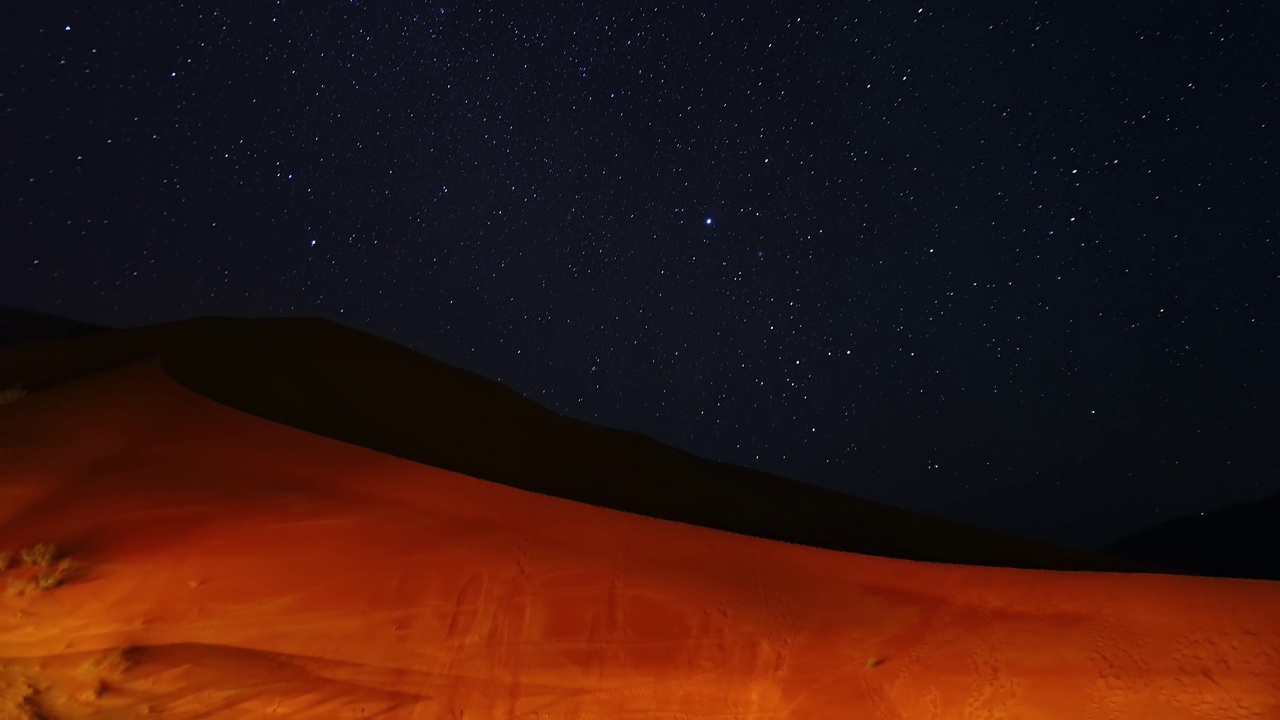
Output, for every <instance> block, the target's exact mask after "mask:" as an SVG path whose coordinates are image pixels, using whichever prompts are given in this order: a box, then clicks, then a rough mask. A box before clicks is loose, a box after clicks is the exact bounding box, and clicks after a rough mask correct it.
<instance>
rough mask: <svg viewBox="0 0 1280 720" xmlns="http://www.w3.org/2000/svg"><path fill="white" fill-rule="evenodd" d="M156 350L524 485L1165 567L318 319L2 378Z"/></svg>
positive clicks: (466, 469) (259, 408)
mask: <svg viewBox="0 0 1280 720" xmlns="http://www.w3.org/2000/svg"><path fill="white" fill-rule="evenodd" d="M149 358H158V359H159V360H160V362H161V366H162V367H163V368H164V370H165V372H166V373H168V374H169V375H170V376H171V377H173V378H174V379H175V380H176V381H178V382H179V383H181V384H183V385H184V386H186V387H187V388H189V389H191V390H193V391H194V392H197V393H199V394H201V395H204V396H206V397H208V398H210V399H212V400H215V401H217V402H220V403H222V404H224V405H227V406H230V407H232V408H236V409H239V410H241V411H244V412H247V413H250V414H253V415H256V416H259V417H262V418H264V419H267V420H271V421H273V422H277V423H282V424H285V425H289V426H292V427H295V428H298V429H301V430H305V431H308V432H312V433H316V434H318V435H322V436H326V437H329V438H333V439H336V440H340V441H343V442H346V443H351V444H354V445H359V446H363V447H366V448H369V449H373V450H377V451H380V452H384V453H387V454H390V455H394V456H398V457H401V458H405V459H408V460H412V461H416V462H421V463H426V464H430V465H434V466H437V467H441V468H445V469H448V470H453V471H456V472H460V473H464V474H466V475H470V476H473V477H477V478H481V479H484V480H489V481H493V482H498V483H502V484H505V485H509V486H512V487H516V488H521V489H524V490H530V491H533V492H538V493H543V494H546V495H552V496H556V497H560V498H565V499H569V500H575V501H579V502H584V503H589V504H592V505H597V506H602V507H607V508H612V509H616V510H623V511H627V512H631V513H636V514H640V515H646V516H650V517H655V518H662V519H666V520H674V521H678V522H684V523H689V524H694V525H701V526H705V527H711V528H717V529H720V530H726V531H729V532H734V533H741V534H746V535H752V536H756V537H761V538H767V539H773V540H782V541H786V542H791V543H798V544H802V545H810V546H815V547H823V548H830V549H833V550H843V551H851V552H859V553H864V554H869V555H879V556H884V557H896V558H906V559H913V560H923V561H932V562H945V563H958V564H975V565H991V566H1006V567H1017V568H1040V569H1057V570H1096V571H1148V572H1162V571H1163V570H1162V569H1159V568H1158V567H1157V566H1154V565H1150V564H1146V563H1139V562H1134V561H1130V560H1127V559H1122V558H1116V557H1112V556H1109V555H1104V554H1101V553H1093V552H1087V551H1077V550H1072V549H1066V548H1060V547H1057V546H1054V545H1050V544H1047V543H1042V542H1037V541H1031V540H1026V539H1023V538H1019V537H1015V536H1010V535H1006V534H1003V533H998V532H994V531H989V530H985V529H981V528H976V527H972V526H968V525H964V524H961V523H957V522H952V521H949V520H943V519H939V518H935V517H929V516H926V515H922V514H918V513H913V512H909V511H906V510H902V509H899V508H895V507H891V506H887V505H882V504H879V503H875V502H871V501H867V500H863V499H860V498H856V497H852V496H849V495H845V494H842V493H839V492H836V491H833V490H829V489H826V488H821V487H817V486H812V485H806V484H804V483H800V482H797V481H794V480H790V479H787V478H783V477H779V476H776V475H771V474H768V473H763V472H758V471H755V470H749V469H746V468H741V467H737V466H732V465H728V464H724V463H719V462H713V461H709V460H705V459H702V458H699V457H696V456H694V455H691V454H689V453H686V452H683V451H681V450H677V449H675V448H672V447H669V446H666V445H663V444H661V443H659V442H657V441H655V440H653V439H651V438H648V437H646V436H643V435H640V434H637V433H633V432H626V431H621V430H616V429H611V428H605V427H600V426H595V425H591V424H588V423H585V422H580V421H577V420H573V419H570V418H567V417H565V416H562V415H559V414H557V413H555V412H552V411H550V410H547V409H546V408H543V407H542V406H540V405H538V404H536V403H534V402H532V401H530V400H528V399H526V398H524V397H523V396H521V395H519V394H518V393H516V392H515V391H513V390H511V389H509V388H507V387H505V386H503V385H501V384H499V383H497V382H494V381H492V380H489V379H487V378H484V377H481V376H479V375H477V374H474V373H471V372H468V371H465V370H462V369H459V368H456V367H452V366H450V365H447V364H445V363H443V362H440V361H437V360H434V359H432V358H430V357H428V356H426V355H423V354H421V353H418V352H415V351H413V350H410V349H408V348H405V347H402V346H400V345H397V344H395V343H393V342H390V341H388V340H385V339H382V338H379V337H376V336H374V335H370V334H367V333H364V332H361V331H357V330H353V329H350V328H347V327H345V326H342V325H339V324H337V323H334V322H330V321H327V320H319V319H300V318H290V319H267V320H248V319H233V318H199V319H194V320H189V321H184V322H178V323H171V324H166V325H158V326H154V327H149V328H139V329H130V330H119V331H116V332H112V333H103V334H98V335H90V336H83V337H76V338H59V339H54V340H49V341H45V342H41V343H29V344H26V345H23V346H20V347H14V348H9V349H6V350H3V351H0V385H3V384H4V383H6V382H9V383H12V382H21V383H23V384H24V385H25V386H26V387H27V388H29V389H31V390H32V391H33V392H38V391H39V389H40V388H41V387H43V386H47V385H50V384H54V383H58V382H62V381H64V380H67V379H70V378H73V377H78V376H83V375H87V374H91V373H94V372H97V371H99V370H101V369H105V368H108V367H111V366H115V365H119V364H122V363H129V362H133V361H139V360H144V359H149Z"/></svg>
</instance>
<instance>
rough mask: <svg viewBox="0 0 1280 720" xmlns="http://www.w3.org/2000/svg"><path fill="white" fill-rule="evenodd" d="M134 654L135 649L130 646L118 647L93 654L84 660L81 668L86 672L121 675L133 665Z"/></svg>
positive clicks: (135, 652)
mask: <svg viewBox="0 0 1280 720" xmlns="http://www.w3.org/2000/svg"><path fill="white" fill-rule="evenodd" d="M136 655H137V650H135V649H134V648H132V647H129V646H125V647H118V648H115V649H112V650H108V651H106V652H104V653H102V654H101V655H98V656H95V657H94V658H92V659H91V660H89V661H88V662H86V663H85V664H84V667H83V668H81V669H82V670H83V671H84V672H86V673H92V674H101V675H112V676H119V675H123V674H124V673H125V672H126V671H127V670H128V669H129V668H131V667H133V664H134V662H135V659H136V657H135V656H136Z"/></svg>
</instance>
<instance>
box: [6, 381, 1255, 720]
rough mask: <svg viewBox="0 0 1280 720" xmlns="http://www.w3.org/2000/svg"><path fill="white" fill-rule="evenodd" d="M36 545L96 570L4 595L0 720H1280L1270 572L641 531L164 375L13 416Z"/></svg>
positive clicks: (49, 397) (76, 391)
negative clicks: (1076, 563) (949, 559)
mask: <svg viewBox="0 0 1280 720" xmlns="http://www.w3.org/2000/svg"><path fill="white" fill-rule="evenodd" d="M42 540H46V541H52V542H57V543H59V544H60V545H61V546H63V547H65V549H66V551H67V553H68V554H70V555H71V557H72V558H73V559H74V561H75V562H76V563H77V567H78V568H79V574H78V576H76V577H73V578H72V580H71V581H70V582H69V583H68V584H66V585H65V586H63V587H59V588H56V589H54V590H51V591H49V592H44V593H38V592H32V593H27V594H23V595H20V596H11V595H7V594H6V595H4V596H3V597H0V717H4V716H5V715H4V713H5V712H6V711H10V712H12V711H14V710H15V709H17V708H20V707H23V708H26V710H27V711H30V712H31V715H30V717H37V716H38V715H37V713H44V715H39V716H43V717H51V718H61V717H89V716H92V717H113V718H116V717H119V718H127V717H135V716H141V715H143V714H146V713H150V715H151V716H153V717H165V718H196V717H200V718H211V717H212V718H237V717H315V718H358V717H365V718H467V719H468V720H483V719H486V718H498V717H502V718H530V719H533V718H538V719H540V720H541V719H545V718H633V719H639V718H678V719H682V718H712V717H714V718H719V719H723V720H728V719H730V718H742V719H746V718H753V719H760V718H804V719H819V718H832V719H837V718H838V719H840V720H862V719H865V718H886V719H887V718H895V719H903V720H912V719H915V718H920V719H930V720H932V719H935V718H936V719H942V718H988V719H995V718H1009V719H1017V720H1037V719H1043V718H1054V719H1059V718H1070V719H1073V720H1074V719H1081V720H1084V719H1090V718H1154V719H1158V720H1178V719H1180V718H1187V719H1190V718H1197V719H1204V718H1211V719H1214V720H1228V719H1231V718H1251V719H1255V720H1272V719H1275V718H1280V583H1267V582H1257V581H1241V580H1211V579H1201V578H1188V577H1173V576H1157V575H1118V574H1100V573H1068V572H1047V571H1027V570H1005V569H993V568H980V567H964V566H952V565H938V564H930V563H920V562H911V561H904V560H893V559H882V558H876V557H869V556H861V555H853V554H846V553H837V552H832V551H827V550H820V549H813V548H807V547H800V546H794V545H788V544H784V543H779V542H773V541H766V540H759V539H755V538H749V537H744V536H737V535H732V534H728V533H724V532H719V531H715V530H708V529H703V528H699V527H692V526H687V525H681V524H677V523H672V522H666V521H661V520H653V519H649V518H645V517H639V516H635V515H629V514H626V513H621V512H616V511H612V510H605V509H600V508H595V507H591V506H587V505H582V504H578V503H574V502H570V501H566V500H560V499H556V498H551V497H547V496H542V495H536V494H532V493H528V492H524V491H520V490H516V489H512V488H509V487H506V486H502V485H496V484H492V483H488V482H483V481H480V480H476V479H472V478H468V477H465V476H461V475H457V474H454V473H450V472H445V471H442V470H438V469H434V468H431V467H426V466H422V465H417V464H414V463H411V462H407V461H403V460H399V459H395V458H392V457H388V456H385V455H381V454H378V453H375V452H372V451H369V450H365V449H362V448H358V447H353V446H349V445H344V444H342V443H339V442H336V441H332V440H328V439H325V438H321V437H317V436H314V435H309V434H307V433H304V432H301V431H298V430H294V429H292V428H288V427H284V426H280V425H276V424H272V423H270V422H267V421H265V420H261V419H258V418H255V417H252V416H249V415H245V414H243V413H240V412H237V411H234V410H231V409H228V408H226V407H223V406H221V405H218V404H216V403H214V402H212V401H210V400H207V399H205V398H203V397H201V396H199V395H196V394H195V393H193V392H190V391H188V390H186V389H185V388H183V387H182V386H180V385H178V384H176V383H175V382H173V381H172V380H170V379H169V378H167V377H166V376H165V375H164V374H163V372H161V370H160V369H159V365H158V364H155V363H142V364H137V365H133V366H129V367H125V368H121V369H117V370H114V371H111V372H105V373H99V374H98V375H95V376H92V377H90V378H86V379H82V380H79V381H75V382H70V383H66V384H63V385H61V386H59V387H56V388H53V389H49V390H47V391H44V392H39V393H35V394H32V395H31V396H29V397H27V398H25V399H23V400H21V401H20V402H18V403H13V404H10V405H6V406H3V407H0V549H9V550H13V549H16V548H17V547H19V546H21V545H26V544H30V543H33V542H37V541H42ZM24 572H28V571H26V570H25V569H23V568H20V567H19V568H16V569H15V568H10V569H9V570H8V571H7V572H5V573H4V574H5V576H8V577H11V578H18V577H21V573H24ZM121 648H129V649H128V650H127V651H125V652H124V653H123V656H122V657H112V655H111V653H110V651H112V650H117V649H121ZM14 716H15V717H21V715H14Z"/></svg>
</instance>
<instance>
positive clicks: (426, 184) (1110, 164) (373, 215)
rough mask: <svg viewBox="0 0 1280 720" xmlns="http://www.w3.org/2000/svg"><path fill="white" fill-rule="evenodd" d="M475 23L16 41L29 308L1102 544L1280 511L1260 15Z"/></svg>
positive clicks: (190, 18)
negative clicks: (316, 322)
mask: <svg viewBox="0 0 1280 720" xmlns="http://www.w3.org/2000/svg"><path fill="white" fill-rule="evenodd" d="M481 5H482V6H481V7H476V6H475V5H465V4H453V3H423V2H403V1H394V0H393V1H390V2H384V3H372V2H363V1H330V2H315V3H304V2H286V1H284V0H281V1H280V2H253V3H250V2H241V1H238V0H233V1H232V2H227V3H222V4H217V5H208V6H206V5H205V4H204V3H160V2H150V3H141V4H139V3H128V4H118V3H111V4H108V3H89V2H68V3H59V4H44V5H38V4H27V5H25V6H23V7H22V8H21V9H20V10H13V11H10V14H11V15H13V16H14V17H13V19H12V20H7V21H6V22H5V23H2V24H0V25H3V27H2V28H0V40H2V42H0V73H2V75H0V76H2V77H3V78H4V82H3V83H2V85H3V89H2V91H0V138H3V141H2V143H3V144H2V145H0V147H2V148H3V154H2V155H0V178H2V180H3V184H4V188H5V189H4V191H3V193H2V194H0V303H3V304H11V305H16V306H20V307H29V308H33V309H39V310H43V311H47V312H54V313H58V314H62V315H67V316H71V317H75V318H78V319H85V320H90V321H94V322H100V323H105V324H109V325H114V326H131V325H138V324H149V323H154V322H163V321H168V320H173V319H178V318H182V317H188V316H192V315H207V314H227V315H253V316H261V315H321V316H325V317H330V318H333V319H336V320H339V321H341V322H343V323H345V324H348V325H351V326H354V327H357V328H361V329H365V330H368V331H371V332H374V333H377V334H380V335H383V336H386V337H389V338H392V339H394V340H396V341H398V342H401V343H403V344H406V345H409V346H411V347H414V348H416V349H419V350H422V351H424V352H426V353H429V354H431V355H434V356H436V357H439V358H441V359H444V360H446V361H449V362H452V363H455V364H458V365H461V366H464V367H467V368H470V369H473V370H476V371H478V372H480V373H482V374H484V375H487V376H489V377H492V378H495V379H499V380H501V381H502V382H503V383H506V384H508V385H510V386H512V387H514V388H515V389H517V390H519V391H520V392H522V393H524V394H526V395H527V396H529V397H531V398H532V399H534V400H536V401H538V402H540V403H543V404H545V405H547V406H549V407H551V408H553V409H556V410H559V411H563V412H565V413H567V414H569V415H572V416H575V417H579V418H582V419H586V420H590V421H593V422H599V423H603V424H607V425H612V426H617V427H623V428H627V429H632V430H637V431H640V432H643V433H646V434H648V435H652V436H654V437H656V438H658V439H660V440H662V441H664V442H668V443H670V444H673V445H676V446H678V447H681V448H685V449H688V450H690V451H693V452H695V453H697V454H700V455H704V456H707V457H712V458H715V459H720V460H725V461H728V462H733V463H737V464H743V465H748V466H751V467H757V468H761V469H765V470H769V471H773V472H777V473H780V474H783V475H787V476H790V477H795V478H797V479H801V480H805V481H808V482H813V483H817V484H822V485H827V486H831V487H837V488H840V489H842V490H845V491H847V492H851V493H854V494H857V495H861V496H864V497H868V498H871V499H875V500H880V501H884V502H889V503H893V504H896V505H902V506H905V507H909V508H912V509H917V510H922V511H926V512H931V513H935V514H940V515H945V516H948V517H954V518H957V519H960V520H965V521H968V522H974V523H979V524H983V525H987V526H991V527H996V528H1000V529H1004V530H1009V531H1013V532H1019V533H1024V534H1028V535H1035V536H1038V537H1044V538H1048V539H1052V540H1058V541H1061V542H1067V543H1074V544H1080V545H1090V544H1097V543H1101V542H1103V541H1105V540H1108V539H1110V538H1112V537H1114V536H1116V535H1118V534H1120V533H1123V532H1128V531H1131V530H1135V529H1137V528H1139V527H1142V526H1145V525H1148V524H1150V523H1152V522H1156V521H1158V520H1162V519H1167V518H1168V517H1171V516H1173V515H1177V514H1182V513H1187V512H1192V511H1197V510H1205V509H1209V508H1212V507H1216V506H1219V505H1222V504H1225V503H1228V502H1234V501H1239V500H1246V499H1252V498H1255V497H1259V496H1261V495H1264V494H1267V493H1269V492H1275V491H1276V490H1280V451H1278V450H1277V446H1276V443H1275V441H1274V438H1275V437H1276V431H1277V430H1278V429H1280V427H1278V423H1277V421H1276V416H1275V408H1276V407H1277V401H1278V400H1280V382H1278V381H1277V380H1276V372H1275V370H1274V368H1275V367H1277V366H1280V363H1278V362H1277V354H1276V349H1277V331H1276V320H1275V318H1276V310H1277V287H1278V286H1280V258H1278V257H1277V254H1278V253H1277V250H1278V245H1277V242H1278V241H1277V240H1276V234H1277V229H1278V226H1280V223H1278V222H1277V215H1278V214H1280V211H1278V210H1277V208H1280V176H1278V172H1277V171H1278V169H1280V159H1278V158H1280V144H1278V143H1277V140H1276V138H1277V128H1278V126H1280V77H1278V74H1277V72H1276V71H1275V69H1274V68H1275V67H1278V66H1280V63H1278V62H1277V55H1278V53H1277V50H1278V49H1280V44H1278V43H1277V41H1276V40H1275V39H1274V38H1275V37H1276V32H1275V31H1276V28H1277V24H1276V21H1277V13H1276V12H1275V10H1273V9H1268V8H1266V7H1265V3H1263V4H1257V3H1230V2H1227V3H1213V4H1211V5H1208V4H1204V3H1187V2H1175V3H1164V4H1158V5H1151V4H1146V3H1138V2H1122V3H1119V4H1116V3H1105V4H1104V3H1089V2H1086V3H1065V2H1063V3H1048V2H1032V3H996V4H990V3H988V4H985V5H983V6H981V7H971V8H957V7H952V6H946V5H935V4H931V3H920V4H915V5H905V4H901V3H889V2H862V3H804V4H797V3H747V4H726V6H725V7H711V6H709V5H708V6H689V7H683V6H681V5H680V4H663V3H657V4H655V3H647V4H639V3H630V2H624V3H583V4H579V5H568V4H563V3H549V4H538V3H529V4H519V3H511V4H507V3H483V4H481Z"/></svg>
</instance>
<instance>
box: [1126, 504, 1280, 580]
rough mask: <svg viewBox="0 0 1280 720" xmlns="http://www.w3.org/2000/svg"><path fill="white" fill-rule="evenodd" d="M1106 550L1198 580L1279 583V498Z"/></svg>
mask: <svg viewBox="0 0 1280 720" xmlns="http://www.w3.org/2000/svg"><path fill="white" fill-rule="evenodd" d="M1102 551H1103V552H1106V553H1109V554H1114V555H1116V556H1118V557H1125V558H1130V559H1132V560H1134V561H1137V562H1150V563H1156V564H1159V565H1163V566H1166V567H1170V568H1174V569H1176V570H1178V571H1179V572H1185V573H1190V574H1193V575H1209V576H1214V577H1236V578H1255V579H1260V580H1280V494H1275V495H1269V496H1267V497H1264V498H1261V499H1259V500H1255V501H1253V502H1247V503H1237V504H1234V505H1229V506H1227V507H1224V508H1220V509H1218V510H1214V511H1212V512H1206V513H1197V514H1195V515H1187V516H1184V517H1180V518H1175V519H1173V520H1170V521H1168V522H1164V523H1160V524H1159V525H1155V526H1153V527H1150V528H1147V529H1145V530H1142V531H1139V532H1137V533H1134V534H1132V535H1129V536H1126V537H1123V538H1121V539H1119V540H1116V541H1114V542H1111V543H1109V544H1107V545H1106V546H1104V547H1103V548H1102Z"/></svg>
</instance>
